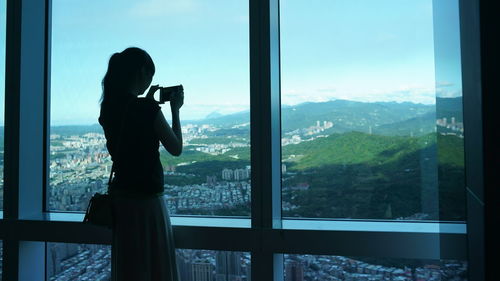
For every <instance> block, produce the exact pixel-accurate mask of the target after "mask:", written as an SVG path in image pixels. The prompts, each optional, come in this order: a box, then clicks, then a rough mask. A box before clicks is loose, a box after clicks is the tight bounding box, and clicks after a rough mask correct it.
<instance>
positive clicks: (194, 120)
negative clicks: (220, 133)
mask: <svg viewBox="0 0 500 281" xmlns="http://www.w3.org/2000/svg"><path fill="white" fill-rule="evenodd" d="M437 98H440V99H457V98H462V96H459V97H437ZM332 101H349V102H358V103H398V104H404V103H411V104H415V105H424V106H433V105H434V106H435V103H434V104H424V103H416V102H411V101H402V102H400V101H373V102H367V101H356V100H347V99H331V100H327V101H321V102H302V103H299V104H293V105H282V107H293V106H300V105H304V104H309V103H327V102H332ZM245 112H249V110H242V111H237V112H233V113H228V114H221V115H220V116H218V117H215V118H206V117H204V118H200V119H185V120H182V119H181V123H183V122H199V121H202V120H205V119H216V118H219V117H224V116H229V115H235V114H241V113H245ZM214 113H218V112H217V111H214V112H211V113H209V114H208V115H212V114H214ZM208 115H207V116H208ZM97 118H98V117H96V122H95V123H90V122H89V123H67V124H54V125H52V124H51V126H50V127H65V126H93V125H99V123H98V121H97ZM181 118H182V112H181ZM2 124H3V122H2ZM0 127H1V128H3V127H4V126H3V125H0Z"/></svg>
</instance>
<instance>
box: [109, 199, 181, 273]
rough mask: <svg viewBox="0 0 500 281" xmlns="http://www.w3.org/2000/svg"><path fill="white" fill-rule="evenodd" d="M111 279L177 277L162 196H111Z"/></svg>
mask: <svg viewBox="0 0 500 281" xmlns="http://www.w3.org/2000/svg"><path fill="white" fill-rule="evenodd" d="M112 204H113V215H114V223H113V242H112V248H111V249H112V254H111V259H112V262H111V265H112V267H111V277H112V280H113V281H179V275H178V268H177V264H176V261H175V245H174V238H173V233H172V226H171V224H170V217H169V214H168V209H167V203H166V200H165V197H164V196H149V197H144V196H143V197H142V198H141V197H133V196H119V195H115V196H113V203H112Z"/></svg>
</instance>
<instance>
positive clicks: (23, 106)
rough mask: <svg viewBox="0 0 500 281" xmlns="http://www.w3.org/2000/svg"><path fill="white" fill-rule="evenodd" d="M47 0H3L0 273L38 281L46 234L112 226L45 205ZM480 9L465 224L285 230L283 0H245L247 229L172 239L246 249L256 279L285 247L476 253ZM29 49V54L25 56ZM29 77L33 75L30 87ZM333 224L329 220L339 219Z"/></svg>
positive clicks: (473, 8) (407, 254) (181, 233)
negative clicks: (62, 214)
mask: <svg viewBox="0 0 500 281" xmlns="http://www.w3.org/2000/svg"><path fill="white" fill-rule="evenodd" d="M51 7H52V1H51V0H45V1H37V0H7V40H6V44H7V46H6V86H5V89H6V91H5V92H6V96H5V105H6V106H5V135H7V136H8V138H6V139H5V154H4V155H5V160H4V165H5V166H4V169H5V172H4V175H5V176H4V177H5V181H4V183H5V185H4V198H5V203H6V204H4V206H5V207H4V213H3V214H4V216H3V218H2V219H1V220H0V239H2V240H4V242H3V247H4V259H3V271H4V272H3V280H44V279H45V264H44V262H43V261H45V251H46V248H45V242H62V243H89V244H110V243H111V231H110V230H107V229H103V228H100V227H96V226H92V225H86V224H82V223H80V222H79V221H80V219H81V218H79V217H78V216H76V217H74V218H73V220H74V221H70V220H67V221H61V220H57V219H54V218H50V215H48V214H47V213H46V212H45V210H46V190H47V187H48V175H49V174H48V173H49V171H48V167H49V163H48V162H49V158H48V155H49V151H50V150H49V145H50V140H49V135H50V134H49V129H50V50H51V46H50V32H51V31H50V28H51ZM477 7H478V0H474V1H470V0H469V1H465V0H460V21H461V30H460V34H461V43H462V72H463V97H464V111H463V112H464V123H465V126H466V128H467V129H466V130H465V139H466V142H465V155H466V167H467V169H466V181H467V205H468V211H467V218H468V221H467V224H466V227H467V231H466V232H464V231H450V232H442V231H441V229H444V228H446V227H448V226H449V225H450V224H456V223H446V222H438V223H436V222H421V224H427V225H428V226H429V227H431V229H434V230H429V231H426V232H418V231H413V230H411V229H408V230H403V231H399V232H395V231H392V230H389V229H385V230H384V229H380V230H378V231H368V230H352V229H351V230H335V229H331V230H312V229H285V228H283V221H284V220H283V219H282V217H281V168H280V167H281V136H280V134H281V120H280V118H281V112H280V111H281V104H280V103H281V102H280V49H279V48H280V45H279V43H280V39H279V0H249V8H250V9H249V17H250V27H249V28H250V108H251V110H250V119H251V122H250V126H251V166H252V179H251V182H252V189H251V190H252V191H251V223H250V224H251V227H229V225H230V224H228V226H224V227H219V226H192V225H174V226H173V230H174V234H175V242H176V245H177V247H178V248H189V249H207V250H224V251H246V252H250V253H251V263H252V264H251V267H252V280H275V281H283V271H284V267H283V255H282V254H283V253H290V254H315V255H344V256H371V257H392V258H418V259H467V257H482V256H483V254H484V241H483V230H482V229H483V227H484V203H483V202H484V197H483V196H484V195H483V193H482V189H483V188H484V180H483V173H482V167H483V166H482V165H483V153H484V152H483V150H482V146H481V144H482V143H483V131H482V118H481V116H482V108H481V99H482V96H481V83H480V81H481V76H480V75H481V74H480V72H478V71H476V69H478V68H479V67H480V59H479V35H478V34H479V32H478V29H479V24H478V21H479V20H478V13H479V12H478V8H477ZM33 35H36V36H33ZM471 38H472V39H471ZM33 50H36V52H33ZM27 57H29V58H32V59H31V60H26V58H27ZM32 81H38V83H35V84H36V85H30V82H31V83H32ZM29 90H31V91H29ZM33 93H40V95H38V97H37V95H35V94H33ZM41 128H42V129H41ZM28 136H29V137H28ZM478 144H479V145H478ZM27 155H30V157H27ZM471 167H474V168H471ZM81 216H82V215H81ZM207 220H210V219H209V218H207ZM330 222H331V223H332V224H335V223H336V222H338V220H337V221H336V220H330ZM343 223H345V221H343ZM392 223H394V224H401V225H403V224H404V223H405V222H392ZM431 224H432V225H431ZM462 225H463V224H462ZM331 241H335V243H331ZM353 241H354V243H353ZM408 245H412V247H409V246H408ZM473 260H474V259H473V258H471V259H470V260H469V262H470V264H469V276H470V280H482V279H484V278H483V277H484V263H481V262H480V261H479V262H476V263H474V262H473ZM22 268H30V269H32V270H30V271H25V270H20V269H22Z"/></svg>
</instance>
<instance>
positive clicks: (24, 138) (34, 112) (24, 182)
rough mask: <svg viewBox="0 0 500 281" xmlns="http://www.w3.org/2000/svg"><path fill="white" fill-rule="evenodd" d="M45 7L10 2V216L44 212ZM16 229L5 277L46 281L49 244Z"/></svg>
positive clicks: (7, 248) (32, 0)
mask: <svg viewBox="0 0 500 281" xmlns="http://www.w3.org/2000/svg"><path fill="white" fill-rule="evenodd" d="M45 11H46V3H45V1H37V0H19V1H7V43H6V44H7V46H6V59H7V61H6V93H5V104H6V106H5V108H6V112H5V135H6V136H7V137H6V138H5V162H4V163H5V191H6V192H5V197H4V198H5V202H6V203H7V204H6V205H5V213H4V215H5V218H7V219H10V220H12V221H16V220H19V219H28V218H29V219H31V218H39V217H41V215H42V201H43V195H42V192H43V191H42V189H43V188H42V186H43V153H44V147H43V143H44V141H43V135H44V134H43V120H44V118H43V114H44V108H43V106H44V101H43V100H44V88H45V18H46V14H45ZM16 231H19V230H13V231H12V232H11V233H9V239H7V240H6V241H4V255H5V258H4V261H5V262H4V274H3V278H4V280H43V276H44V262H43V261H44V259H43V257H44V255H45V251H44V249H45V247H44V243H43V242H29V241H19V240H17V237H18V236H19V234H20V233H16ZM28 268H29V270H26V269H28ZM23 269H24V270H23Z"/></svg>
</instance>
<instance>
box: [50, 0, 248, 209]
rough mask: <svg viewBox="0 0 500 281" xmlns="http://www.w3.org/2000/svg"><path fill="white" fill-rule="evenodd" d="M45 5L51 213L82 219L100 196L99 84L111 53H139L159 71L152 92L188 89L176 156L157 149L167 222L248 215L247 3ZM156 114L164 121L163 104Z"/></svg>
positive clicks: (103, 178)
mask: <svg viewBox="0 0 500 281" xmlns="http://www.w3.org/2000/svg"><path fill="white" fill-rule="evenodd" d="M52 7H53V16H52V55H51V59H52V64H51V71H52V73H51V106H50V108H51V134H50V188H49V189H48V194H47V195H48V196H47V198H48V204H47V205H48V208H49V210H63V211H83V210H85V208H86V206H87V202H88V200H89V198H90V196H91V195H92V194H93V193H94V192H103V191H105V190H106V188H107V185H106V183H107V178H108V177H109V172H110V167H111V161H110V158H109V155H108V152H107V150H106V147H105V141H106V140H105V138H104V135H103V131H102V129H101V127H100V126H99V125H98V124H97V118H98V115H99V102H98V101H99V98H100V95H101V84H100V83H101V79H102V78H103V75H104V73H105V71H106V67H107V63H108V60H109V57H110V56H111V54H113V53H114V52H117V51H122V50H123V49H125V48H126V47H129V46H138V47H141V48H143V49H145V50H146V51H147V52H148V53H149V54H150V55H151V56H152V58H153V61H154V62H155V64H156V74H155V77H154V79H153V82H152V84H160V85H162V86H171V85H177V84H183V86H184V90H185V102H184V106H183V107H182V109H181V123H182V130H183V136H184V144H185V146H184V151H183V154H182V155H181V156H180V157H172V156H170V155H168V153H167V152H166V151H165V150H164V149H163V148H161V162H162V165H163V168H164V174H165V193H166V195H167V197H168V203H169V208H170V214H204V215H238V216H249V214H250V123H249V119H250V115H249V50H248V48H249V41H248V36H249V34H248V29H249V23H248V2H246V1H230V0H216V1H210V2H207V1H202V0H195V1H183V0H175V1H137V0H126V1H121V0H120V1H105V2H92V3H89V2H88V1H81V0H80V1H70V2H68V1H61V0H55V1H54V2H53V5H52ZM90 18H91V19H92V20H91V21H89V20H88V19H90ZM163 109H164V111H163V113H164V115H165V116H167V119H168V118H169V117H170V108H169V105H168V103H167V104H165V105H163Z"/></svg>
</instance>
